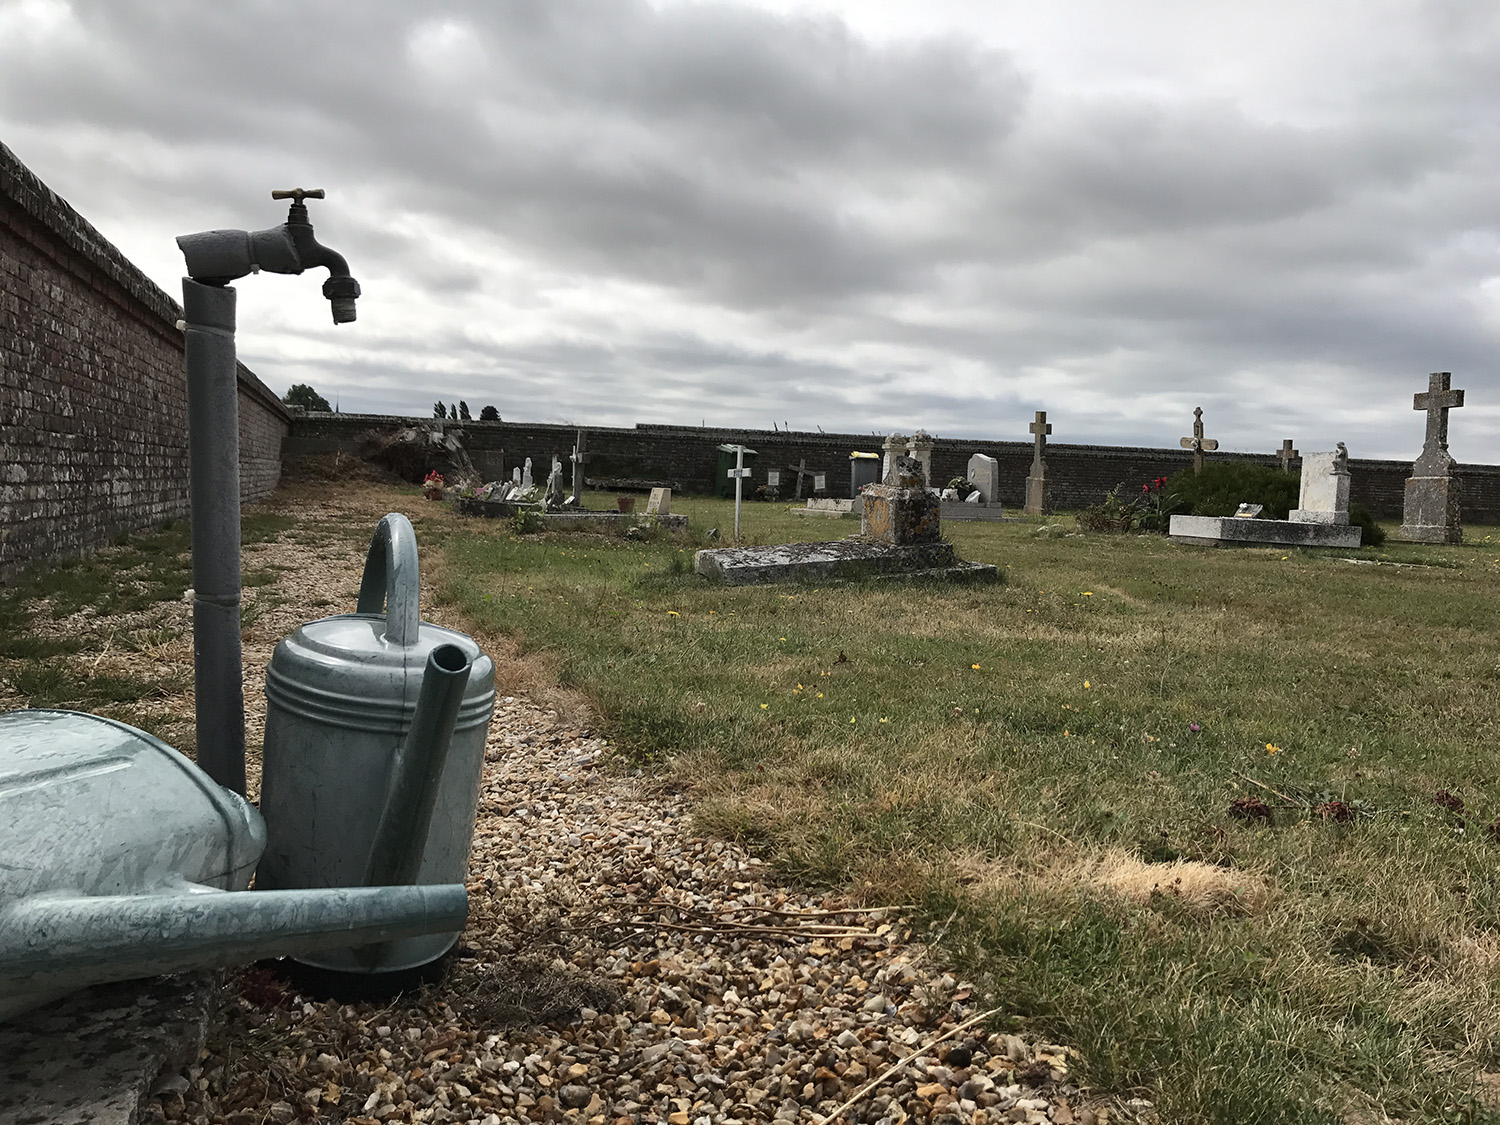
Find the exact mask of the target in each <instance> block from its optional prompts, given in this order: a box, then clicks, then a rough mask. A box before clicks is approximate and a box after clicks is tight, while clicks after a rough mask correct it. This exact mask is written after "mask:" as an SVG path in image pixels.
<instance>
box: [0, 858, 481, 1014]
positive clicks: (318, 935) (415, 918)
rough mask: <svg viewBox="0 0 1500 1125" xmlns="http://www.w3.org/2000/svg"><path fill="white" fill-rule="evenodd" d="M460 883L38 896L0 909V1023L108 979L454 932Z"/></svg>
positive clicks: (463, 910)
mask: <svg viewBox="0 0 1500 1125" xmlns="http://www.w3.org/2000/svg"><path fill="white" fill-rule="evenodd" d="M467 914H468V895H467V893H466V892H465V890H464V887H463V886H462V884H457V885H431V886H422V887H354V888H341V889H333V890H290V891H260V892H249V893H247V892H225V891H218V890H214V889H212V888H209V887H203V886H198V885H187V884H182V883H178V884H177V885H176V886H175V887H172V888H168V889H166V890H164V891H163V892H162V893H155V894H139V895H37V896H33V897H30V898H25V899H21V900H20V901H17V902H12V903H11V904H9V905H8V906H6V907H5V908H4V909H3V910H0V1019H4V1018H5V1017H6V1016H8V1015H10V1014H12V1013H13V1012H16V1011H21V1010H24V1009H26V1008H30V1007H34V1006H36V1004H37V1003H39V1002H44V1001H45V999H47V998H50V997H51V996H62V995H65V994H67V993H69V992H72V991H74V990H76V989H79V988H84V987H87V986H89V985H92V984H101V983H104V982H107V981H116V980H127V979H132V978H135V977H145V976H154V975H156V974H159V973H174V972H184V971H187V970H190V969H210V968H220V967H223V966H226V965H237V964H243V963H246V962H249V961H255V960H259V959H260V958H263V957H279V956H286V955H293V954H303V953H309V952H312V951H315V950H322V949H329V948H338V947H343V946H349V945H357V944H360V943H362V942H380V941H388V940H393V939H398V938H403V937H411V936H414V935H419V934H429V933H433V932H435V931H442V930H450V929H455V928H461V927H462V926H463V924H464V920H465V918H466V917H467Z"/></svg>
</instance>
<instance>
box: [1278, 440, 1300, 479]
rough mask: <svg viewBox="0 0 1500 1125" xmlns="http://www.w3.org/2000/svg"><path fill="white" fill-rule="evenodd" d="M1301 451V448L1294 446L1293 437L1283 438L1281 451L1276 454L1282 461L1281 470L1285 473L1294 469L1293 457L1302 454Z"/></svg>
mask: <svg viewBox="0 0 1500 1125" xmlns="http://www.w3.org/2000/svg"><path fill="white" fill-rule="evenodd" d="M1301 452H1302V451H1301V450H1300V449H1293V448H1292V439H1291V438H1282V440H1281V449H1280V451H1279V452H1277V454H1276V456H1277V457H1278V458H1279V459H1280V461H1281V471H1282V472H1283V473H1289V472H1291V471H1292V459H1293V458H1295V457H1297V456H1298V455H1300V454H1301Z"/></svg>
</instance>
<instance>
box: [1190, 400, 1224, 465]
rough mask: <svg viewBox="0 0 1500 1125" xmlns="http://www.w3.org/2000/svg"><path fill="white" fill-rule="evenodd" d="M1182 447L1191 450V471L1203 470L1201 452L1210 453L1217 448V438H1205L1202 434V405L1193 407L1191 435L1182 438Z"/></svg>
mask: <svg viewBox="0 0 1500 1125" xmlns="http://www.w3.org/2000/svg"><path fill="white" fill-rule="evenodd" d="M1182 448H1183V449H1191V450H1192V451H1193V472H1195V473H1201V472H1202V471H1203V454H1204V452H1205V451H1207V452H1209V453H1212V452H1213V451H1214V450H1215V449H1218V448H1219V440H1218V439H1217V438H1206V437H1204V436H1203V407H1201V406H1195V407H1193V436H1192V437H1185V438H1183V439H1182Z"/></svg>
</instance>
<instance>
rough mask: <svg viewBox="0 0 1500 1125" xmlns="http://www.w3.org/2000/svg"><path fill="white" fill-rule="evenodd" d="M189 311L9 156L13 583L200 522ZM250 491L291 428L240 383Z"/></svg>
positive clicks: (5, 516)
mask: <svg viewBox="0 0 1500 1125" xmlns="http://www.w3.org/2000/svg"><path fill="white" fill-rule="evenodd" d="M181 315H182V313H181V311H180V310H179V308H178V306H177V304H176V303H175V302H174V301H172V300H171V298H169V297H168V296H167V295H166V294H165V293H163V292H162V291H161V290H160V289H159V288H157V287H156V286H155V285H154V284H153V283H152V282H151V281H150V280H149V279H147V278H146V277H145V275H144V274H142V273H141V272H140V271H139V270H137V269H136V268H135V267H134V266H132V265H131V264H130V263H129V262H128V261H127V260H126V259H125V258H124V257H123V256H122V255H121V254H120V252H119V251H118V250H116V249H115V248H114V246H112V245H111V244H110V243H109V242H108V241H106V240H105V239H104V238H103V236H101V235H100V234H99V232H98V231H96V230H95V229H94V228H93V227H92V226H90V225H89V223H88V222H86V221H85V220H84V219H83V218H82V217H81V216H80V215H79V214H78V213H77V212H76V211H74V210H73V209H72V208H71V207H69V206H68V205H67V203H65V202H64V201H63V200H62V199H60V198H59V197H58V196H57V195H55V194H54V193H53V192H52V191H50V190H49V189H48V188H47V187H46V185H45V184H43V183H42V182H41V181H40V180H38V179H37V178H36V177H35V176H34V175H32V173H31V172H30V171H29V170H28V169H27V168H26V167H25V166H24V165H22V164H21V163H20V161H18V160H17V159H16V158H15V156H14V154H12V153H11V152H10V150H9V149H7V148H6V147H5V146H4V145H0V579H3V578H5V577H6V576H8V575H11V574H14V573H15V572H16V571H17V570H19V569H20V568H22V567H24V566H26V565H28V564H30V563H34V562H44V561H49V560H54V559H60V558H66V557H68V556H72V555H77V554H79V553H81V552H83V551H86V550H88V549H90V548H92V547H96V546H100V545H102V544H105V543H108V542H110V541H111V540H112V539H114V538H115V537H116V536H117V535H118V534H120V533H121V532H125V531H136V530H140V529H142V528H147V527H150V526H152V525H154V524H156V523H158V522H159V521H161V520H163V519H166V518H182V517H186V516H187V514H188V453H187V406H186V380H185V377H184V374H183V344H182V334H181V333H180V332H178V331H177V329H176V327H175V323H176V321H177V320H178V319H179V318H180V317H181ZM239 392H240V393H239V412H240V425H239V429H240V443H241V444H240V488H241V496H242V498H243V499H254V498H256V497H259V496H264V495H266V494H267V493H268V492H270V491H271V489H273V488H275V486H276V482H277V481H278V480H279V479H280V476H281V444H282V441H283V439H284V437H285V435H286V433H287V429H288V424H289V421H290V416H289V415H288V414H287V412H286V410H285V408H284V407H282V405H281V403H280V402H279V400H277V398H276V396H275V395H274V394H273V393H272V392H271V391H270V390H268V389H267V388H266V387H265V385H264V384H262V383H261V382H260V380H258V379H257V378H256V377H255V376H254V375H253V374H252V373H251V372H250V371H249V370H247V369H245V368H243V367H241V369H240V377H239Z"/></svg>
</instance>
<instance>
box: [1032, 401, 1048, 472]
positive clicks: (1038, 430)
mask: <svg viewBox="0 0 1500 1125" xmlns="http://www.w3.org/2000/svg"><path fill="white" fill-rule="evenodd" d="M1027 428H1028V429H1029V430H1030V431H1031V432H1032V433H1033V434H1034V435H1036V436H1035V437H1034V438H1032V442H1031V449H1032V452H1031V475H1032V476H1034V477H1044V476H1046V475H1047V462H1046V461H1044V460H1043V459H1042V451H1043V450H1045V449H1046V448H1047V435H1048V434H1050V433H1051V432H1052V425H1051V423H1049V422H1048V421H1047V412H1046V411H1045V410H1038V411H1037V412H1036V421H1035V422H1033V423H1031V425H1030V426H1028V427H1027Z"/></svg>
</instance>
